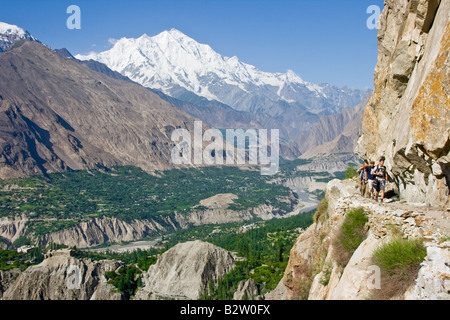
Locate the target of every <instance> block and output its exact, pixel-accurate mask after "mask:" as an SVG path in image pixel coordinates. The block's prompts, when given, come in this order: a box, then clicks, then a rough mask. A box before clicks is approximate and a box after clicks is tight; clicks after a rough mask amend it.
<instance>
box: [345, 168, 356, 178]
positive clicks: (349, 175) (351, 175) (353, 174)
mask: <svg viewBox="0 0 450 320" xmlns="http://www.w3.org/2000/svg"><path fill="white" fill-rule="evenodd" d="M357 171H358V169H357V168H356V167H355V166H353V165H349V166H348V167H347V169H346V170H345V179H352V178H354V177H356V176H357V175H358V172H357Z"/></svg>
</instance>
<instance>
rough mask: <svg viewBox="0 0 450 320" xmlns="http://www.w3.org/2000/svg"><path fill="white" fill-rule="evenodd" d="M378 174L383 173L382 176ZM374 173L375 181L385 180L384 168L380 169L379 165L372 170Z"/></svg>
mask: <svg viewBox="0 0 450 320" xmlns="http://www.w3.org/2000/svg"><path fill="white" fill-rule="evenodd" d="M379 172H382V173H383V176H379V175H378V174H377V173H379ZM374 173H375V178H376V179H379V180H385V179H386V176H385V173H386V167H380V166H379V165H377V166H376V167H375V169H374Z"/></svg>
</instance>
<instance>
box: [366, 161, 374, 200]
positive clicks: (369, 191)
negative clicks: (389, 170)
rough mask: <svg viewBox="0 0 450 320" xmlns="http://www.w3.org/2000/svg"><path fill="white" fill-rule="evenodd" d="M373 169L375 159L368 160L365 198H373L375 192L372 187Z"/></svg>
mask: <svg viewBox="0 0 450 320" xmlns="http://www.w3.org/2000/svg"><path fill="white" fill-rule="evenodd" d="M373 169H375V161H370V164H369V166H367V167H366V177H367V191H366V192H367V198H369V199H374V197H375V192H374V189H373V181H374V179H375V176H374V175H373V174H372V171H373Z"/></svg>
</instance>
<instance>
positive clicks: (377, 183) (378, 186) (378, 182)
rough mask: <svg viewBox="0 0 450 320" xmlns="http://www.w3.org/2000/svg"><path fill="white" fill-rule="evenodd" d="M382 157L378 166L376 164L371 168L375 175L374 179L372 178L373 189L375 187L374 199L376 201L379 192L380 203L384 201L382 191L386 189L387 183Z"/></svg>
mask: <svg viewBox="0 0 450 320" xmlns="http://www.w3.org/2000/svg"><path fill="white" fill-rule="evenodd" d="M384 160H385V158H384V157H381V159H380V162H379V164H378V166H376V167H375V168H374V169H373V170H372V175H373V176H375V180H374V186H373V187H374V189H375V201H377V202H378V195H379V194H380V192H381V203H383V201H384V191H385V189H386V184H387V179H388V176H387V171H386V167H385V166H384Z"/></svg>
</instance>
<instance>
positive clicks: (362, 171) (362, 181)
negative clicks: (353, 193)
mask: <svg viewBox="0 0 450 320" xmlns="http://www.w3.org/2000/svg"><path fill="white" fill-rule="evenodd" d="M367 166H368V165H367V164H363V165H362V166H361V168H359V169H358V170H357V172H358V173H359V186H360V188H359V190H360V192H361V196H362V197H364V196H365V195H366V189H367V171H366V168H367Z"/></svg>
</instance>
